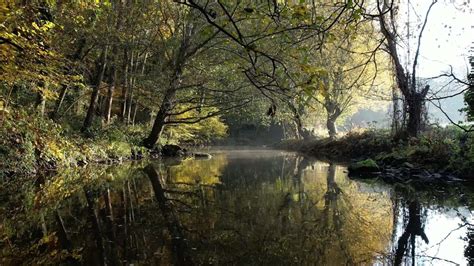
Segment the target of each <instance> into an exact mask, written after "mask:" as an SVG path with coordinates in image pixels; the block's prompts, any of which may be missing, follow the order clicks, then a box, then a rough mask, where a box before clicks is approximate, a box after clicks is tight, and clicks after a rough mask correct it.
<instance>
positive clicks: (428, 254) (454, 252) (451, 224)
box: [394, 208, 474, 265]
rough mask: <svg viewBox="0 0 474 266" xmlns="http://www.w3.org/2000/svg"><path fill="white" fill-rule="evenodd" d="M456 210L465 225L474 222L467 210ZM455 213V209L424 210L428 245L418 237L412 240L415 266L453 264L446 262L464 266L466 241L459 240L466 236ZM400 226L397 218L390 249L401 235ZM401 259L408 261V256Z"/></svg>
mask: <svg viewBox="0 0 474 266" xmlns="http://www.w3.org/2000/svg"><path fill="white" fill-rule="evenodd" d="M458 211H459V213H460V214H461V215H462V216H465V217H466V218H467V220H468V222H469V223H472V222H474V216H473V214H472V213H471V212H470V211H469V210H468V209H467V208H459V209H458ZM457 214H458V212H457V211H456V210H455V209H449V210H446V209H444V210H442V211H441V210H434V209H429V210H428V214H427V218H426V222H425V233H426V236H427V237H428V240H429V243H428V244H426V243H425V242H424V241H423V240H422V239H421V237H419V236H417V237H416V244H417V247H416V254H417V258H416V261H417V265H453V263H450V262H448V261H451V262H454V263H458V264H459V265H467V260H466V258H465V257H464V249H465V245H466V242H465V241H463V240H461V238H465V237H466V236H467V226H462V225H463V224H464V222H463V221H462V220H461V219H460V218H459V217H458V215H457ZM402 224H403V217H399V219H398V226H397V237H396V238H395V241H396V242H395V243H394V247H396V246H397V241H398V238H399V237H400V235H401V234H402V233H403V228H401V225H402ZM434 258H438V259H434ZM405 259H406V260H407V261H411V257H409V258H405Z"/></svg>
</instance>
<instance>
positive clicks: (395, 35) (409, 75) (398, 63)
mask: <svg viewBox="0 0 474 266" xmlns="http://www.w3.org/2000/svg"><path fill="white" fill-rule="evenodd" d="M437 2H438V1H437V0H433V1H432V2H431V4H430V5H429V7H428V9H427V11H426V13H425V16H424V19H423V23H422V24H421V25H420V30H419V32H418V35H417V41H416V50H415V56H414V58H413V59H412V58H409V59H408V61H410V63H409V64H408V65H409V66H411V69H407V68H405V67H404V66H403V63H402V60H401V58H402V54H401V53H400V51H399V49H398V48H399V45H400V42H401V41H402V40H401V38H402V37H401V35H400V34H399V32H400V29H399V28H398V27H399V25H400V23H399V22H398V21H397V10H398V9H399V6H398V4H397V3H395V1H392V0H377V2H376V10H377V11H376V13H375V14H368V13H366V14H365V16H366V17H371V18H375V19H377V20H378V22H379V26H380V31H381V33H382V34H383V36H384V37H385V47H384V48H385V50H386V51H387V52H388V54H389V55H390V57H391V59H392V62H393V65H394V71H395V77H396V82H397V85H398V88H399V89H400V91H401V93H402V94H403V97H404V99H405V102H406V106H407V114H408V122H407V125H406V130H405V131H406V133H407V136H410V137H417V136H418V134H419V133H420V131H421V127H422V111H423V106H424V102H425V99H426V95H427V94H428V92H429V90H430V86H429V85H426V86H420V84H419V83H418V82H417V77H418V76H417V74H416V69H417V67H418V59H419V56H420V49H421V41H422V37H423V32H424V30H425V28H426V25H427V23H428V17H429V14H430V11H431V9H432V8H433V6H434V5H435V4H436V3H437ZM410 37H411V36H410ZM408 42H409V41H408ZM411 60H412V61H411Z"/></svg>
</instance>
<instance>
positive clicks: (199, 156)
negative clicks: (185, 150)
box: [193, 152, 212, 159]
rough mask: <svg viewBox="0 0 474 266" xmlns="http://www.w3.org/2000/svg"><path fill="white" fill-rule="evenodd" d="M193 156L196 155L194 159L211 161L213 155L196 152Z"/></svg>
mask: <svg viewBox="0 0 474 266" xmlns="http://www.w3.org/2000/svg"><path fill="white" fill-rule="evenodd" d="M193 155H194V158H196V159H211V158H212V155H210V154H209V153H204V152H195V153H194V154H193Z"/></svg>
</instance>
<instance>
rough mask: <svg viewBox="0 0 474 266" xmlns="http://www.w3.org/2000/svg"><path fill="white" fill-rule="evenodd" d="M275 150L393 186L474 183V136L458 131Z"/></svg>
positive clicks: (363, 136)
mask: <svg viewBox="0 0 474 266" xmlns="http://www.w3.org/2000/svg"><path fill="white" fill-rule="evenodd" d="M276 147H277V148H280V149H285V150H291V151H298V152H301V153H304V154H307V155H310V156H313V157H316V158H319V159H326V160H331V161H337V162H343V163H346V164H349V165H351V166H352V167H350V170H351V171H350V172H351V173H350V174H351V175H352V176H359V177H373V176H379V177H381V178H382V179H384V181H387V182H389V183H396V182H419V183H426V182H452V181H461V180H463V181H472V180H473V177H474V168H473V167H472V166H473V165H474V137H473V136H472V135H466V134H463V133H462V132H459V131H458V130H455V129H432V130H430V131H429V132H426V133H424V134H423V135H422V136H420V137H419V138H417V139H411V140H409V141H396V140H394V138H393V137H392V136H391V135H390V134H389V132H386V131H374V130H368V131H365V132H359V133H349V134H347V135H345V136H343V137H341V138H338V139H335V140H331V139H327V138H326V139H313V140H287V141H283V142H281V143H279V144H278V145H276ZM357 162H359V163H358V164H357Z"/></svg>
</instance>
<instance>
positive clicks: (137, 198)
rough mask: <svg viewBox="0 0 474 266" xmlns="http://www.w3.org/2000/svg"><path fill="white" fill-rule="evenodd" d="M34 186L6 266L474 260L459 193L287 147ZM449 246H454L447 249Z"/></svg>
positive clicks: (5, 243)
mask: <svg viewBox="0 0 474 266" xmlns="http://www.w3.org/2000/svg"><path fill="white" fill-rule="evenodd" d="M104 177H105V178H104ZM61 180H62V181H61ZM64 180H66V181H67V182H66V181H64ZM64 182H66V183H64ZM58 183H59V184H62V185H61V186H58ZM66 188H67V189H66ZM29 193H30V194H26V193H25V194H24V195H23V196H22V197H23V198H24V199H27V198H32V199H33V200H32V202H35V204H29V205H28V204H26V203H25V206H24V207H23V209H22V211H21V212H11V213H15V215H12V214H9V213H10V212H5V214H6V215H5V216H4V217H5V218H4V219H3V221H2V224H1V226H0V235H1V239H2V240H0V251H1V253H0V264H2V265H16V264H19V263H25V264H26V263H29V264H38V263H46V262H47V263H50V264H58V263H66V264H71V265H73V264H86V265H121V264H131V263H133V264H137V263H138V264H154V265H155V264H156V265H170V264H173V265H192V264H197V265H201V264H238V265H242V264H243V265H247V264H250V265H255V264H258V265H260V264H264V265H267V264H277V265H283V264H290V265H308V264H309V265H371V264H396V265H398V264H403V263H404V264H416V263H421V264H425V263H433V264H436V263H440V262H441V263H450V262H455V263H460V264H466V263H468V261H469V262H472V258H473V255H472V254H473V251H472V250H474V248H473V242H474V241H473V239H474V238H473V235H474V233H473V229H472V228H473V225H472V224H473V223H472V217H471V212H470V211H469V209H467V208H466V207H462V206H461V205H459V203H456V202H455V200H454V199H452V198H451V199H452V200H451V201H450V202H449V206H450V207H448V206H447V205H446V206H443V205H442V204H439V203H436V204H435V203H433V201H432V197H426V198H429V199H430V200H425V197H422V196H420V195H419V194H416V193H415V194H414V195H416V197H413V194H412V196H409V195H406V194H403V193H399V192H398V191H397V190H394V189H392V188H390V187H388V186H386V185H383V184H377V183H372V184H370V183H362V182H358V181H354V180H350V179H348V178H347V175H346V173H345V168H344V167H342V166H339V165H337V164H333V163H330V164H328V163H323V162H318V161H314V160H312V159H309V158H305V157H301V156H298V155H296V154H293V153H281V152H276V151H251V152H242V151H227V152H222V153H220V152H216V153H214V156H213V158H212V159H211V160H189V159H188V160H184V161H182V162H176V161H174V162H168V161H155V162H152V163H146V164H145V163H142V164H138V165H123V166H119V167H113V168H109V169H103V168H101V169H83V170H82V171H81V172H74V173H68V174H65V173H64V174H62V175H59V176H58V177H56V178H53V179H51V181H49V182H47V183H46V184H44V185H43V186H42V187H41V189H39V190H35V192H34V193H33V194H31V192H29ZM430 201H431V202H430ZM25 202H27V200H25ZM440 206H441V207H442V208H440ZM8 208H9V206H5V207H3V208H2V209H0V210H4V209H5V210H8ZM20 213H21V216H19V215H20ZM461 237H462V238H463V239H464V240H461V239H460V238H461ZM428 239H429V240H430V242H428ZM31 243H33V244H31ZM459 246H460V247H461V248H459ZM449 247H453V248H452V249H457V250H455V251H453V250H450V251H449V252H448V253H446V252H443V250H449ZM464 256H465V257H464ZM466 258H467V259H466Z"/></svg>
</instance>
